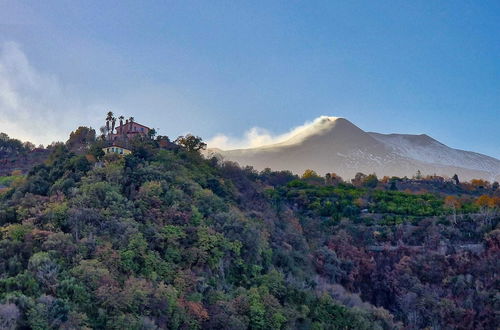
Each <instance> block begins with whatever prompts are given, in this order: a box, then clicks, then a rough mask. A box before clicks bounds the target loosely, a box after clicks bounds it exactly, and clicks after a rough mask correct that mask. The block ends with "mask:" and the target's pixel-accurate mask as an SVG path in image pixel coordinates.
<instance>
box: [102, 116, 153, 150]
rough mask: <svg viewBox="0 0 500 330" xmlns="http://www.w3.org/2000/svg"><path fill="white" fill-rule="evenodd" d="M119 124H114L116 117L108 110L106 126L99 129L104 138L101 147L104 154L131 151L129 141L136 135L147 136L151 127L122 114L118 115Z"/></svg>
mask: <svg viewBox="0 0 500 330" xmlns="http://www.w3.org/2000/svg"><path fill="white" fill-rule="evenodd" d="M118 120H119V125H118V126H115V125H116V121H117V118H115V117H114V115H113V113H112V112H108V114H107V117H106V126H104V127H103V128H102V129H101V131H102V132H103V137H104V138H105V139H106V142H107V143H106V146H105V147H104V148H102V151H103V152H104V153H105V154H110V153H114V154H118V155H128V154H130V153H132V151H131V150H130V149H129V141H130V140H132V139H135V138H138V137H148V136H149V135H150V133H152V131H153V130H152V129H151V128H149V127H147V126H145V125H142V124H139V123H136V122H135V121H134V117H130V118H129V119H126V120H125V118H124V117H123V116H120V117H118Z"/></svg>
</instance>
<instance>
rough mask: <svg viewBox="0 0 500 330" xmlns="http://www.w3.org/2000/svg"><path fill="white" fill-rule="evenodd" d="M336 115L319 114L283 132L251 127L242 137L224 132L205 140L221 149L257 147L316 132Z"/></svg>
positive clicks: (210, 146)
mask: <svg viewBox="0 0 500 330" xmlns="http://www.w3.org/2000/svg"><path fill="white" fill-rule="evenodd" d="M337 119H338V117H330V116H320V117H318V118H316V119H314V120H313V121H307V122H305V123H304V124H302V125H300V126H297V127H295V128H292V129H291V130H290V131H288V132H286V133H284V134H273V133H271V132H269V130H267V129H265V128H261V127H253V128H250V129H249V130H247V131H246V132H245V133H244V134H243V137H239V138H238V137H231V136H227V135H224V134H217V135H216V136H214V137H213V138H211V139H210V140H208V141H207V144H208V147H209V148H219V149H222V150H231V149H246V148H257V147H262V146H266V145H271V144H278V143H285V142H286V141H288V140H290V139H292V138H294V139H295V141H294V142H297V139H302V138H304V137H306V136H308V135H310V134H313V133H318V132H319V131H321V130H323V129H326V128H328V127H329V125H330V124H331V123H332V122H334V121H335V120H337Z"/></svg>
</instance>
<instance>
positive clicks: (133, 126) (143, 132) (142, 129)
mask: <svg viewBox="0 0 500 330" xmlns="http://www.w3.org/2000/svg"><path fill="white" fill-rule="evenodd" d="M150 130H151V129H150V128H149V127H147V126H144V125H142V124H139V123H136V122H126V123H124V124H123V125H120V126H117V127H116V128H115V133H113V134H111V140H112V141H116V140H119V139H120V138H124V137H126V138H128V139H133V138H134V137H136V136H147V135H148V134H149V131H150Z"/></svg>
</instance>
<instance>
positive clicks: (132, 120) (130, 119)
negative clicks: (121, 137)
mask: <svg viewBox="0 0 500 330" xmlns="http://www.w3.org/2000/svg"><path fill="white" fill-rule="evenodd" d="M134 120H135V118H134V117H130V118H129V119H128V122H129V131H131V130H132V126H133V124H134Z"/></svg>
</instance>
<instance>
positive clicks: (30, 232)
mask: <svg viewBox="0 0 500 330" xmlns="http://www.w3.org/2000/svg"><path fill="white" fill-rule="evenodd" d="M178 141H180V142H182V141H184V142H185V141H186V140H182V139H180V140H178ZM193 141H194V143H200V141H199V140H196V139H194V140H189V141H188V142H193ZM180 142H179V143H178V145H177V147H172V144H169V145H168V148H161V147H160V146H161V143H159V139H153V138H152V137H143V138H140V139H139V138H138V139H136V140H135V141H133V143H132V146H131V149H132V151H133V152H132V154H130V155H127V156H118V155H114V154H111V155H106V156H104V155H103V153H102V151H101V149H100V145H101V144H100V143H101V142H100V141H99V139H95V137H93V138H92V139H84V140H78V141H77V142H75V139H73V140H72V141H70V142H68V143H67V144H58V145H54V146H52V149H51V150H50V153H51V154H50V156H49V157H48V159H47V160H46V161H45V162H43V163H41V164H39V165H36V166H35V167H33V168H32V169H31V170H30V171H29V173H27V174H26V175H22V173H19V172H17V173H14V175H13V176H9V177H7V176H6V177H4V178H9V179H3V180H4V181H5V183H4V188H3V189H2V190H0V226H1V227H0V239H1V240H0V328H2V329H17V328H19V329H59V328H61V329H201V328H203V329H247V328H248V329H398V328H401V329H420V328H429V329H430V328H434V329H495V328H496V327H497V326H498V324H500V320H499V317H498V311H499V310H500V300H499V295H498V289H499V282H498V271H499V269H500V261H499V260H500V230H499V229H498V223H499V219H500V217H499V215H498V210H499V206H500V205H499V204H500V196H499V189H498V184H490V183H488V182H484V181H481V182H479V183H478V181H476V182H475V183H468V184H464V185H463V186H460V185H457V186H453V185H451V186H450V185H445V184H443V186H439V185H434V186H433V187H434V189H432V190H430V189H427V191H422V189H420V190H418V189H415V190H418V191H413V192H411V191H410V190H412V189H409V188H408V187H405V191H401V187H403V186H404V185H407V186H408V185H411V183H408V182H406V183H405V182H404V181H402V180H401V179H398V178H393V179H388V180H385V181H384V180H380V181H379V180H378V179H377V178H376V176H374V175H371V176H370V175H368V176H360V177H358V180H354V181H353V182H352V183H345V182H343V181H342V180H340V179H337V180H335V176H332V175H329V176H327V178H322V177H319V176H317V175H316V174H315V173H314V172H313V171H309V172H308V173H306V174H305V175H304V176H303V177H301V178H299V177H297V176H295V175H292V174H291V173H290V172H286V171H283V172H272V171H270V170H264V171H262V172H256V171H254V170H253V169H252V168H240V167H239V166H238V165H236V164H234V163H230V162H221V161H219V160H217V159H216V158H212V159H205V158H204V157H203V156H202V155H200V153H199V151H198V149H199V148H197V147H196V146H193V145H192V144H190V143H180ZM75 144H77V145H76V146H75ZM332 170H334V169H332ZM429 185H430V184H429Z"/></svg>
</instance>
